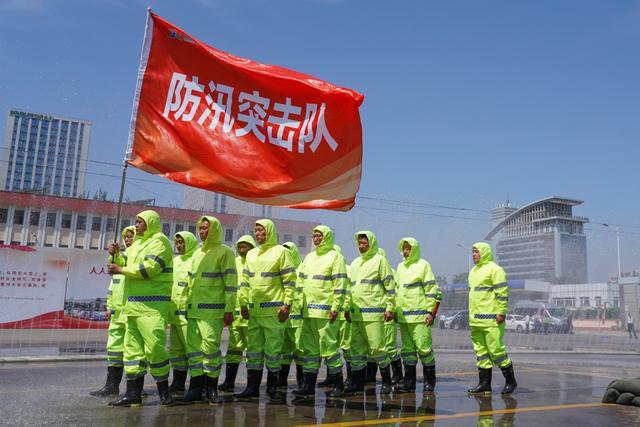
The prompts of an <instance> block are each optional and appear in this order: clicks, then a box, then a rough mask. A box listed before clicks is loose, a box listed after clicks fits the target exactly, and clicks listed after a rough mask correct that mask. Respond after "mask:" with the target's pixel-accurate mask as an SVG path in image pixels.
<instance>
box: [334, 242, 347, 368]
mask: <svg viewBox="0 0 640 427" xmlns="http://www.w3.org/2000/svg"><path fill="white" fill-rule="evenodd" d="M333 249H335V250H336V252H338V253H339V254H340V255H342V258H343V259H345V258H344V255H343V253H342V248H341V247H340V246H338V245H333ZM345 264H346V259H345ZM349 267H350V266H349V265H348V264H346V269H347V287H346V292H345V295H344V304H342V307H340V309H339V311H340V313H339V315H338V322H339V323H338V325H339V326H338V347H339V348H340V349H341V350H342V357H343V358H344V361H345V363H347V364H350V363H351V358H350V356H349V350H350V349H351V323H350V322H347V319H345V317H344V313H345V311H348V312H349V314H351V279H350V275H349Z"/></svg>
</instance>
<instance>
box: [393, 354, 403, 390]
mask: <svg viewBox="0 0 640 427" xmlns="http://www.w3.org/2000/svg"><path fill="white" fill-rule="evenodd" d="M391 371H392V376H391V384H400V383H402V380H403V379H404V376H403V375H402V361H401V360H400V359H398V360H394V361H393V362H391Z"/></svg>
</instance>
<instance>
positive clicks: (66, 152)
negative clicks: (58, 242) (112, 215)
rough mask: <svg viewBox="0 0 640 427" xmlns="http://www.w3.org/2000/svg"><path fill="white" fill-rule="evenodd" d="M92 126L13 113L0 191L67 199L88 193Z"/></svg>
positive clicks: (81, 121) (0, 177)
mask: <svg viewBox="0 0 640 427" xmlns="http://www.w3.org/2000/svg"><path fill="white" fill-rule="evenodd" d="M90 134H91V122H90V121H88V120H78V119H71V118H66V117H61V116H55V115H46V114H38V113H33V112H27V111H20V110H11V111H9V116H8V119H7V127H6V132H5V142H4V147H3V150H2V151H3V153H2V159H3V161H2V162H1V163H0V188H1V189H3V190H5V191H28V192H36V193H41V194H49V195H55V196H64V197H78V196H80V195H82V194H83V193H84V181H85V170H86V158H87V153H88V150H89V137H90Z"/></svg>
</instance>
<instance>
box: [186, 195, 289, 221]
mask: <svg viewBox="0 0 640 427" xmlns="http://www.w3.org/2000/svg"><path fill="white" fill-rule="evenodd" d="M184 207H185V209H192V210H194V211H207V212H220V213H228V214H235V215H249V216H256V217H260V218H273V214H274V213H276V214H277V212H278V208H275V209H274V208H273V206H264V205H257V204H255V203H249V202H245V201H242V200H238V199H234V198H233V197H230V196H227V195H225V194H220V193H214V192H212V191H207V190H201V189H199V188H193V187H186V188H185V191H184Z"/></svg>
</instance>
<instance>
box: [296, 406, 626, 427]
mask: <svg viewBox="0 0 640 427" xmlns="http://www.w3.org/2000/svg"><path fill="white" fill-rule="evenodd" d="M607 406H615V405H614V404H607V403H600V402H594V403H573V404H566V405H552V406H530V407H525V408H514V409H496V410H495V411H478V412H461V413H458V414H452V415H423V416H417V417H403V418H384V419H375V420H374V419H371V420H360V421H344V422H338V423H328V424H308V425H300V426H297V427H350V426H367V425H380V424H396V423H407V422H414V421H434V420H452V419H456V418H468V417H478V416H486V415H494V414H519V413H523V412H541V411H559V410H563V409H580V408H597V407H607Z"/></svg>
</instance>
